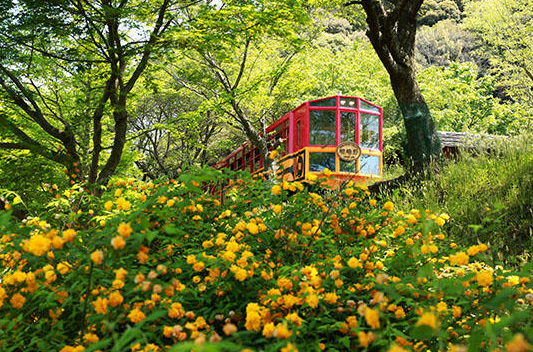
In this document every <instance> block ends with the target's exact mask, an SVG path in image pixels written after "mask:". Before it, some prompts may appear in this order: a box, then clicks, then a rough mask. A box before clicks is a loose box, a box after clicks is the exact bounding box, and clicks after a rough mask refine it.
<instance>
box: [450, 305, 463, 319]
mask: <svg viewBox="0 0 533 352" xmlns="http://www.w3.org/2000/svg"><path fill="white" fill-rule="evenodd" d="M452 314H453V316H454V317H456V318H459V317H460V316H461V307H460V306H453V307H452Z"/></svg>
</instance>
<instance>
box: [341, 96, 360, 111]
mask: <svg viewBox="0 0 533 352" xmlns="http://www.w3.org/2000/svg"><path fill="white" fill-rule="evenodd" d="M340 99H341V100H340V106H341V108H353V109H355V108H357V100H356V99H349V98H340Z"/></svg>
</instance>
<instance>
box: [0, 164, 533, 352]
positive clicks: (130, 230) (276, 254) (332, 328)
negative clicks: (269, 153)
mask: <svg viewBox="0 0 533 352" xmlns="http://www.w3.org/2000/svg"><path fill="white" fill-rule="evenodd" d="M217 177H219V176H216V175H215V172H214V171H210V172H209V173H206V172H204V173H202V174H199V175H193V174H190V175H183V176H182V177H181V178H180V179H179V180H178V181H171V182H167V183H161V184H151V183H150V184H136V183H127V182H119V183H116V184H113V185H111V186H110V187H109V189H108V191H107V192H106V193H105V194H104V196H103V197H102V199H92V200H90V201H88V200H87V197H88V196H87V195H86V194H85V193H84V192H81V193H79V194H78V193H77V192H76V191H72V192H65V193H64V194H63V195H61V197H65V198H66V203H65V204H70V205H72V204H74V206H77V207H78V208H70V209H69V211H68V212H67V210H66V208H65V212H64V213H62V214H59V215H56V216H53V217H50V219H37V218H34V219H30V220H28V221H26V222H25V223H22V224H21V223H13V221H12V220H10V218H9V215H8V213H4V214H2V215H0V235H1V240H0V250H1V254H0V260H1V261H2V264H3V268H5V269H2V271H1V272H0V276H1V283H0V349H1V350H2V351H22V350H42V351H61V352H67V351H98V350H100V351H141V350H142V351H162V350H167V349H170V348H172V346H174V345H176V344H178V345H176V346H175V347H174V348H175V349H176V350H178V351H182V350H190V349H194V350H196V351H199V350H201V348H202V347H201V346H203V348H209V350H236V351H240V350H244V349H248V350H280V351H284V352H288V351H297V350H300V351H321V350H332V351H333V350H347V349H350V350H360V351H364V350H366V351H428V350H430V351H466V350H467V348H468V351H481V350H483V351H489V350H491V351H504V350H506V351H529V350H531V340H529V341H528V338H530V337H531V336H533V329H532V318H531V317H532V304H533V289H532V284H531V281H530V274H531V273H530V269H531V268H530V267H524V268H523V269H522V271H520V272H512V271H509V270H506V269H505V268H502V267H499V266H491V265H489V264H487V263H485V262H484V255H483V253H484V251H486V249H487V247H486V246H485V245H483V244H479V245H475V246H471V247H469V248H458V246H457V245H455V244H454V243H450V242H449V241H447V239H446V235H445V234H444V233H443V232H442V231H441V228H442V226H443V225H444V224H445V223H446V221H447V220H448V216H447V215H446V214H440V213H435V212H431V211H422V210H410V211H401V210H398V209H395V206H394V204H393V203H392V202H390V201H389V202H387V201H378V200H376V199H373V198H372V195H371V194H370V193H369V192H368V191H367V189H366V188H365V187H364V186H357V185H354V184H352V183H348V184H347V185H346V186H345V187H343V188H341V189H339V190H327V189H325V188H324V187H321V186H320V184H319V183H320V179H319V180H316V181H310V183H316V185H314V186H310V185H304V184H301V183H298V182H293V183H285V182H281V183H279V184H271V183H268V182H265V181H263V180H261V179H250V177H249V176H245V175H240V174H236V175H233V174H232V177H235V178H234V180H235V181H232V182H231V183H230V187H229V188H228V190H227V192H226V195H225V196H224V199H223V200H222V199H220V197H218V196H214V195H210V194H207V193H205V192H203V191H202V189H201V187H200V183H202V182H206V181H209V182H212V183H213V182H216V181H217V180H220V179H219V178H217ZM225 177H227V176H225ZM311 190H315V191H316V192H312V191H311ZM76 197H84V199H85V201H83V202H81V201H80V202H72V201H68V200H69V199H73V198H76Z"/></svg>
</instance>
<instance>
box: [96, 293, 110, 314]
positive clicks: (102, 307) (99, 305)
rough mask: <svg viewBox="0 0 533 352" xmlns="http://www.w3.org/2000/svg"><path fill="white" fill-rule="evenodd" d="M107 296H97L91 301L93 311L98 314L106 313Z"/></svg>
mask: <svg viewBox="0 0 533 352" xmlns="http://www.w3.org/2000/svg"><path fill="white" fill-rule="evenodd" d="M107 303H108V300H107V298H102V297H98V298H97V299H96V301H94V302H93V307H94V311H95V312H96V313H98V314H107Z"/></svg>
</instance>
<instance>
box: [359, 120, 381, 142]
mask: <svg viewBox="0 0 533 352" xmlns="http://www.w3.org/2000/svg"><path fill="white" fill-rule="evenodd" d="M360 116H361V128H360V131H361V139H360V142H361V147H363V148H369V149H378V148H379V116H378V115H370V114H365V113H361V115H360Z"/></svg>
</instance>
